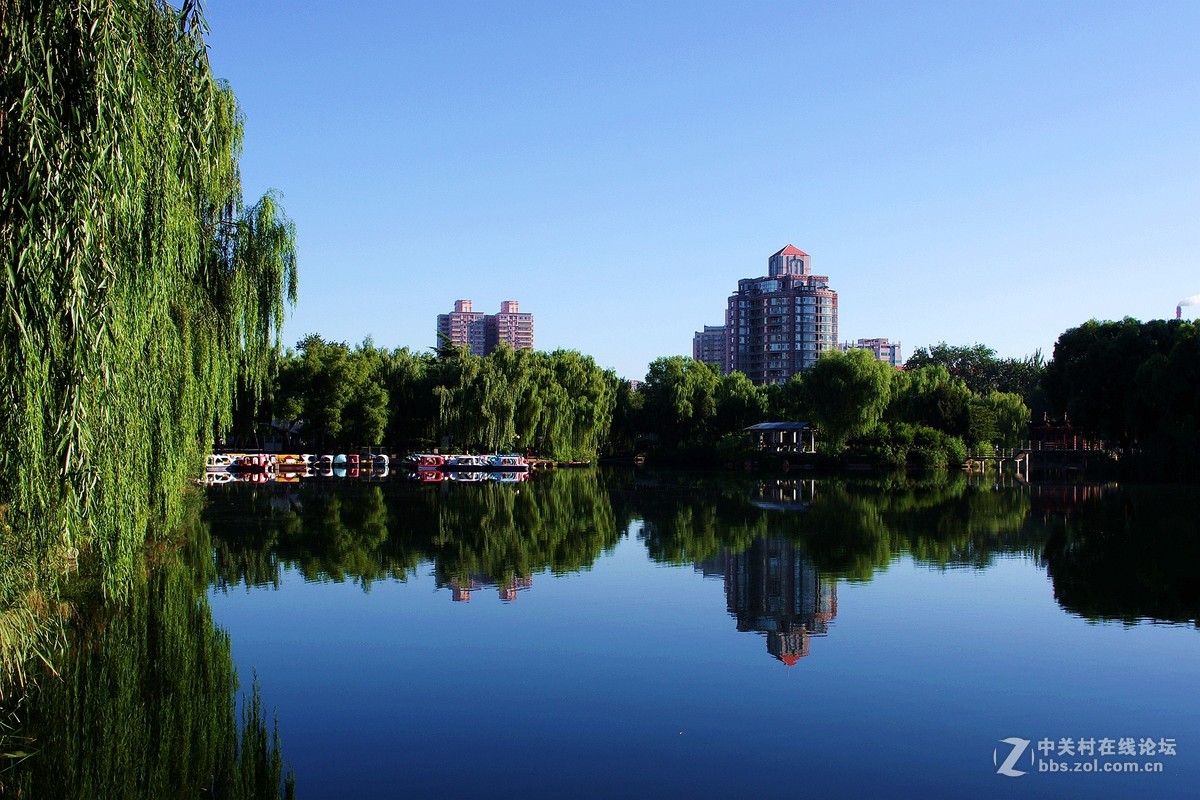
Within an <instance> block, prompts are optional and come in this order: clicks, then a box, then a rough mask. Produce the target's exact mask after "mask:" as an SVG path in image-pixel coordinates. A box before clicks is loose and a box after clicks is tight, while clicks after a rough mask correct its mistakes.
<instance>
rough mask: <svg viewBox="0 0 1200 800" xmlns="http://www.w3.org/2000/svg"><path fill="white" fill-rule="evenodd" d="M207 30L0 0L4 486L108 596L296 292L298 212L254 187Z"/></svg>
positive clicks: (121, 1)
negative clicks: (242, 163)
mask: <svg viewBox="0 0 1200 800" xmlns="http://www.w3.org/2000/svg"><path fill="white" fill-rule="evenodd" d="M203 31H204V25H203V21H202V20H201V19H200V16H199V13H198V11H197V9H196V7H195V4H194V2H193V0H187V2H185V4H184V7H183V8H182V9H180V10H176V9H174V8H172V7H171V6H168V5H166V4H164V3H162V2H158V1H157V0H74V1H72V2H64V1H63V0H44V1H43V2H38V1H37V0H28V1H27V2H20V3H16V2H11V0H0V370H2V374H3V376H4V381H3V387H2V388H0V391H2V392H3V396H2V397H0V503H2V504H5V505H7V506H8V510H9V514H8V520H9V523H10V524H11V526H12V530H13V531H14V532H15V533H14V535H16V536H19V537H22V541H23V543H24V544H25V545H27V553H32V554H33V557H35V558H37V557H43V558H45V557H48V555H47V554H51V553H53V552H56V551H62V550H68V551H73V550H74V549H76V548H78V549H80V550H82V551H83V552H84V555H85V557H90V558H94V559H96V561H97V563H99V564H100V565H102V568H103V571H104V574H105V578H106V580H105V584H106V586H107V588H108V591H109V592H110V593H112V592H115V591H117V592H119V590H120V587H121V586H122V585H123V584H124V583H125V579H126V578H127V574H126V573H127V571H128V569H129V565H130V564H132V563H133V562H132V559H131V558H129V555H130V554H131V553H132V552H133V551H134V550H135V549H136V547H137V546H138V545H139V544H140V542H141V541H142V539H143V538H144V536H145V534H146V530H147V525H148V524H150V523H152V522H158V521H162V522H164V523H166V524H170V522H171V521H172V519H173V518H174V517H175V516H176V515H177V513H178V503H179V501H178V497H179V488H180V487H181V486H183V485H184V483H185V481H186V479H187V477H188V476H189V475H191V474H194V473H195V471H196V470H197V467H198V465H199V463H200V461H199V447H200V442H207V441H208V440H209V439H210V437H211V436H212V434H213V432H214V431H215V430H220V429H223V428H225V427H227V426H228V424H229V422H230V414H231V409H232V407H233V404H234V403H233V401H234V392H235V389H236V387H237V384H238V382H239V380H241V381H242V382H243V383H244V384H245V385H247V386H249V387H252V388H253V387H255V386H258V385H260V384H261V383H262V381H263V380H264V378H265V377H266V376H267V371H268V367H269V365H270V361H271V356H272V352H273V350H274V348H276V347H277V346H278V342H277V335H278V331H279V328H280V325H281V323H282V314H283V311H284V307H285V302H287V301H292V302H294V300H295V291H296V270H295V233H294V229H293V226H292V223H291V222H290V221H289V220H288V219H287V217H286V216H285V215H284V214H283V212H282V210H281V208H280V207H279V205H278V203H277V200H276V197H275V196H273V195H271V194H268V195H266V196H264V197H263V198H262V199H261V200H259V201H258V202H257V203H254V204H250V205H247V204H245V203H244V202H243V198H242V194H241V179H240V173H239V169H238V159H239V155H240V151H241V145H242V125H243V118H242V114H241V111H240V110H239V107H238V104H237V100H236V98H235V97H234V95H233V92H232V91H231V90H230V88H229V87H228V86H227V85H225V84H223V83H221V82H219V81H217V80H216V79H215V78H214V77H213V75H212V72H211V70H210V67H209V64H208V59H207V55H206V49H205V44H204V41H203V38H202V36H203ZM3 566H4V565H0V567H3ZM11 599H12V598H0V602H3V601H5V600H11Z"/></svg>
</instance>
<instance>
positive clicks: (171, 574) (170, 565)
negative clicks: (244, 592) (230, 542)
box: [0, 519, 293, 800]
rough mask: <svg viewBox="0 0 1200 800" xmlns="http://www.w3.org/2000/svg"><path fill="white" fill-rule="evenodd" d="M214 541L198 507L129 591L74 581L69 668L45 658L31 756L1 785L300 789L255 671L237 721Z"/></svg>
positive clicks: (42, 789) (103, 791)
mask: <svg viewBox="0 0 1200 800" xmlns="http://www.w3.org/2000/svg"><path fill="white" fill-rule="evenodd" d="M210 552H211V549H210V540H209V536H208V531H207V527H206V526H205V525H202V524H198V522H197V521H196V520H195V519H193V524H191V525H189V526H187V528H186V529H185V530H184V531H183V533H182V534H181V538H180V539H179V540H178V541H177V542H174V543H170V542H168V543H162V542H160V543H157V544H155V545H153V546H150V547H148V549H147V552H146V553H145V554H144V560H143V564H142V565H141V566H142V569H140V570H137V571H135V578H134V581H135V582H134V585H133V586H131V587H130V590H129V594H128V597H127V598H126V599H125V600H124V601H123V602H121V603H119V604H106V603H105V602H103V601H102V600H101V599H100V598H99V586H98V583H97V581H96V580H95V578H92V579H88V578H86V577H84V578H81V579H80V580H78V581H76V583H75V584H74V585H73V587H71V588H72V589H73V595H72V598H71V599H72V601H73V605H74V607H75V608H76V609H77V610H76V614H75V619H73V620H72V623H71V625H70V626H69V628H68V633H67V636H68V646H67V648H66V650H65V653H64V655H63V657H62V659H61V661H60V662H59V663H58V664H57V665H56V666H57V667H58V673H59V676H55V675H53V674H50V673H49V672H47V671H44V672H43V673H42V674H41V675H39V676H37V686H36V687H35V688H33V689H32V690H31V692H30V693H29V694H28V695H26V696H25V697H24V700H23V703H22V707H21V708H20V710H19V713H18V715H17V716H18V719H19V720H20V723H21V727H20V728H19V734H18V736H19V741H20V742H21V744H22V747H23V749H24V752H26V753H28V755H27V757H25V758H23V759H21V760H19V761H18V762H17V763H15V764H12V765H10V766H11V768H10V769H8V770H6V771H5V772H3V773H0V781H2V783H0V788H2V792H0V793H3V794H5V796H9V797H19V798H51V797H52V798H64V799H65V798H89V800H90V799H91V798H109V797H154V798H171V797H180V798H185V797H186V798H192V797H197V796H209V797H224V798H278V797H280V796H284V797H291V796H292V794H293V781H292V776H291V775H290V774H289V775H287V776H286V780H285V779H284V777H283V774H282V773H283V758H282V753H281V749H280V741H279V736H278V732H277V730H275V729H273V726H272V725H271V724H269V723H268V721H267V719H266V717H265V715H264V713H263V706H262V700H261V697H260V695H259V691H258V685H257V681H255V683H254V685H253V687H252V690H251V692H250V694H249V696H248V697H244V698H243V701H242V711H241V714H240V720H239V714H238V713H237V710H236V708H235V702H236V699H237V689H238V678H237V675H236V672H235V670H234V667H233V661H232V658H231V656H230V642H229V636H228V635H227V634H226V633H225V632H224V631H222V630H220V629H218V628H216V627H214V625H213V620H212V613H211V611H210V608H209V604H208V599H207V597H206V589H207V586H208V583H209V581H210V580H211V578H212V577H213V576H212V574H211V567H210V566H209V565H211V560H210V559H209V557H208V556H209V553H210ZM0 744H3V742H0ZM3 750H5V748H3V747H0V751H3ZM9 752H11V749H10V750H9Z"/></svg>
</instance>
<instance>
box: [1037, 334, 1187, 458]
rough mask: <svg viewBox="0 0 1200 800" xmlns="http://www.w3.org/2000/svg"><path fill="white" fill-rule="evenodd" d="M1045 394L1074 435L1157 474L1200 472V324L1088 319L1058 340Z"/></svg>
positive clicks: (1048, 371) (1047, 375) (1047, 373)
mask: <svg viewBox="0 0 1200 800" xmlns="http://www.w3.org/2000/svg"><path fill="white" fill-rule="evenodd" d="M1044 383H1045V387H1046V392H1047V395H1048V396H1049V398H1050V399H1051V401H1052V402H1053V404H1054V406H1055V407H1056V408H1058V409H1061V410H1062V411H1063V412H1064V413H1066V414H1067V415H1068V418H1069V420H1070V422H1071V424H1072V426H1073V427H1074V428H1075V429H1077V430H1079V431H1080V432H1082V433H1084V434H1087V435H1090V436H1093V437H1096V438H1099V439H1104V440H1107V441H1108V442H1109V443H1110V444H1112V445H1113V446H1116V447H1119V448H1120V450H1121V451H1122V452H1123V453H1125V454H1132V455H1134V456H1135V457H1136V458H1139V459H1141V460H1142V461H1143V462H1148V464H1147V465H1148V466H1150V467H1152V468H1155V469H1156V470H1157V471H1167V472H1170V473H1172V474H1189V475H1195V474H1197V473H1200V325H1198V324H1197V323H1195V322H1190V321H1184V320H1150V321H1148V322H1139V321H1137V320H1135V319H1128V318H1126V319H1124V320H1120V321H1116V322H1097V321H1095V320H1092V321H1090V322H1087V323H1085V324H1083V325H1080V326H1079V327H1077V328H1071V329H1070V330H1068V331H1067V332H1065V333H1064V334H1063V335H1062V336H1060V337H1059V339H1058V343H1057V344H1056V345H1055V347H1054V360H1053V361H1051V362H1050V364H1049V365H1048V366H1047V368H1046V375H1045V380H1044Z"/></svg>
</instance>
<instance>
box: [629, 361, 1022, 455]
mask: <svg viewBox="0 0 1200 800" xmlns="http://www.w3.org/2000/svg"><path fill="white" fill-rule="evenodd" d="M630 400H631V401H632V404H631V408H629V409H627V410H624V411H625V415H624V416H623V417H622V418H621V425H620V427H621V428H624V429H626V430H637V429H640V430H643V431H653V432H654V433H655V434H657V436H658V437H659V438H660V442H661V444H662V445H663V446H664V447H666V448H667V449H669V450H676V451H680V450H682V451H688V450H692V451H695V450H702V449H704V448H705V447H710V448H711V447H712V446H713V444H714V443H716V442H718V441H719V440H720V439H721V438H722V437H725V438H726V439H727V440H729V441H732V440H733V439H737V438H739V437H740V434H741V431H742V429H743V428H745V427H746V426H748V425H752V424H754V423H756V422H762V421H764V420H767V419H775V420H803V421H807V422H813V423H815V424H816V425H817V426H818V428H819V430H820V438H819V439H818V443H819V447H820V448H821V449H822V450H823V451H824V452H826V453H827V454H829V455H832V456H842V455H844V454H845V453H846V452H847V451H848V450H857V451H861V452H862V453H864V454H866V455H869V456H871V457H872V458H874V459H876V460H877V461H881V462H883V463H885V464H888V465H894V466H901V465H903V464H905V463H907V462H909V461H914V460H915V461H918V462H920V463H921V464H924V465H926V466H945V465H946V464H947V463H952V462H961V461H962V460H964V459H965V457H966V449H967V448H968V447H974V446H980V445H997V446H1003V447H1013V446H1015V445H1016V444H1017V443H1018V442H1019V440H1020V438H1021V437H1022V435H1023V434H1024V432H1025V426H1026V424H1027V422H1028V419H1029V413H1030V412H1029V409H1028V407H1027V406H1026V405H1025V403H1024V401H1023V399H1022V397H1021V395H1019V394H1016V393H1013V392H1007V391H999V390H998V389H996V388H994V387H991V386H987V387H985V388H984V389H982V390H981V391H973V390H972V389H971V388H970V387H969V386H968V385H967V383H966V381H965V380H963V379H962V378H959V377H957V376H955V375H952V374H951V373H950V371H949V369H948V368H947V367H946V366H945V365H943V364H940V363H927V364H924V365H922V366H914V367H910V368H908V369H906V370H903V371H898V370H896V369H894V368H892V367H891V366H889V365H887V364H884V363H882V362H880V361H877V360H876V359H875V358H874V357H873V355H872V354H871V353H870V352H868V351H866V350H850V351H848V352H845V353H842V352H830V353H826V354H825V355H824V356H823V357H822V358H821V359H820V360H818V361H817V363H816V365H814V366H813V368H812V369H810V370H808V371H807V372H804V373H801V374H798V375H795V376H793V377H792V379H791V380H789V381H788V382H787V383H785V384H782V385H779V386H755V385H754V384H752V383H750V381H749V380H748V379H747V378H746V376H745V375H742V374H740V373H733V374H731V375H719V374H718V373H717V371H716V370H715V369H714V368H712V367H710V366H708V365H705V364H701V363H698V362H696V361H693V360H691V359H688V358H685V357H682V356H678V357H672V358H661V359H658V360H657V361H655V362H654V363H653V364H651V365H650V370H649V373H648V374H647V376H646V383H645V387H644V389H643V390H642V391H641V392H639V393H638V394H637V395H635V396H632V397H631V398H630Z"/></svg>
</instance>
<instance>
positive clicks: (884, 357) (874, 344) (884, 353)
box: [838, 339, 904, 367]
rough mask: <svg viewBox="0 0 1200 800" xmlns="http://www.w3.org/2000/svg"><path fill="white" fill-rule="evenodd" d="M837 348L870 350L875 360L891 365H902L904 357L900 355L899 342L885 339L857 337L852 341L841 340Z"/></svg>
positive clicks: (843, 350) (844, 350)
mask: <svg viewBox="0 0 1200 800" xmlns="http://www.w3.org/2000/svg"><path fill="white" fill-rule="evenodd" d="M838 349H839V350H841V351H842V352H843V353H844V352H846V351H847V350H870V351H871V352H872V353H874V354H875V358H876V359H877V360H879V361H882V362H883V363H885V364H891V365H892V366H893V367H902V366H904V359H903V358H901V357H900V343H899V342H889V341H888V340H887V339H858V340H857V341H855V342H853V343H851V342H842V343H841V344H840V345H838Z"/></svg>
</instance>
